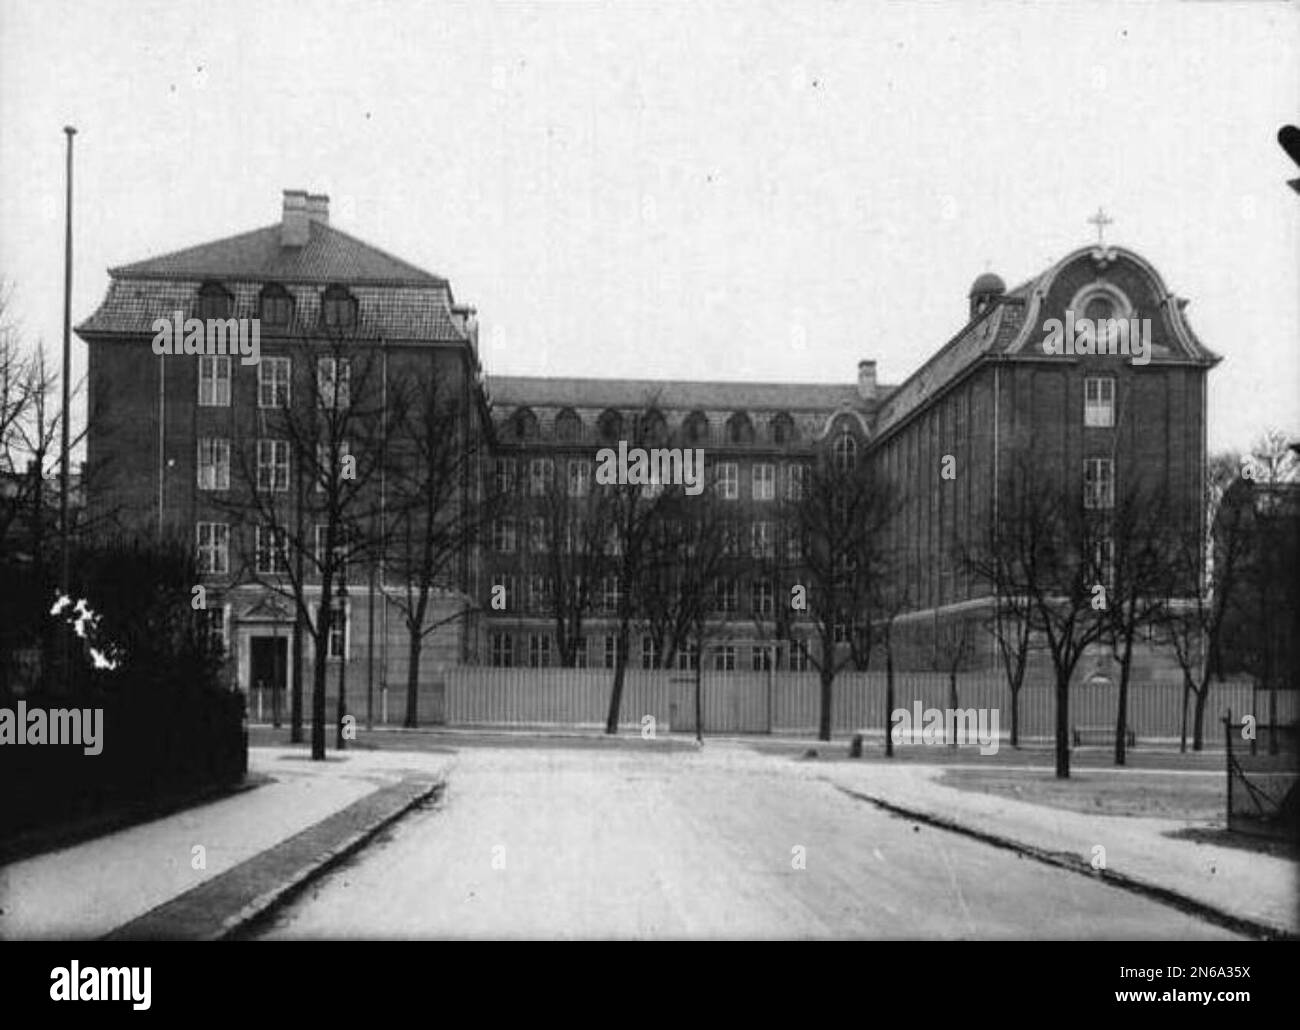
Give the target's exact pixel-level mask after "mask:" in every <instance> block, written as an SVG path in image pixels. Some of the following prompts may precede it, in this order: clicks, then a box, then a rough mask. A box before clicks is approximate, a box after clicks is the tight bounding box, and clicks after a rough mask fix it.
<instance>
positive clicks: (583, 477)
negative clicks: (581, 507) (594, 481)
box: [569, 458, 591, 497]
mask: <svg viewBox="0 0 1300 1030" xmlns="http://www.w3.org/2000/svg"><path fill="white" fill-rule="evenodd" d="M590 490H591V465H590V464H588V463H587V462H586V461H584V460H582V459H581V458H570V459H569V496H570V497H586V496H587V493H588V492H589V491H590Z"/></svg>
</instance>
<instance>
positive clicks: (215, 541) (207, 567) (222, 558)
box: [195, 522, 230, 575]
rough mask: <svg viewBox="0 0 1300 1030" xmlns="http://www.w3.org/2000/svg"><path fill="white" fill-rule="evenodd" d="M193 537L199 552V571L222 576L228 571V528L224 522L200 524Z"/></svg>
mask: <svg viewBox="0 0 1300 1030" xmlns="http://www.w3.org/2000/svg"><path fill="white" fill-rule="evenodd" d="M195 536H196V539H197V542H198V550H199V571H200V572H206V573H210V574H213V575H222V574H224V573H227V572H229V571H230V526H229V525H227V524H226V523H224V522H200V523H198V524H197V526H196V531H195Z"/></svg>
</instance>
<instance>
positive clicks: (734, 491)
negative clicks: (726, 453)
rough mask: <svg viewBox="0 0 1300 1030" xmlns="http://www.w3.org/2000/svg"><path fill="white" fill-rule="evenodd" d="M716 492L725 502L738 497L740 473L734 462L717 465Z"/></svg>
mask: <svg viewBox="0 0 1300 1030" xmlns="http://www.w3.org/2000/svg"><path fill="white" fill-rule="evenodd" d="M718 491H719V493H720V494H721V496H722V499H723V500H725V501H734V500H736V499H737V498H738V497H740V473H739V472H738V471H737V468H736V463H735V462H734V461H723V462H719V463H718Z"/></svg>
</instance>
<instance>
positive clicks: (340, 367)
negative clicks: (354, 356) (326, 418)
mask: <svg viewBox="0 0 1300 1030" xmlns="http://www.w3.org/2000/svg"><path fill="white" fill-rule="evenodd" d="M316 403H317V405H318V406H319V407H321V408H325V409H328V410H332V411H337V410H340V409H342V408H346V407H348V406H349V405H350V404H351V403H352V361H351V360H350V359H349V358H333V357H329V358H317V359H316Z"/></svg>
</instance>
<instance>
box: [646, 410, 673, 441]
mask: <svg viewBox="0 0 1300 1030" xmlns="http://www.w3.org/2000/svg"><path fill="white" fill-rule="evenodd" d="M641 438H642V439H643V440H645V442H646V443H648V444H651V445H655V444H661V443H664V442H666V441H667V439H668V423H667V421H665V419H664V417H663V415H662V414H660V412H659V411H657V410H656V409H654V408H652V409H650V410H649V411H647V412H646V413H645V414H644V415H642V416H641Z"/></svg>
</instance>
